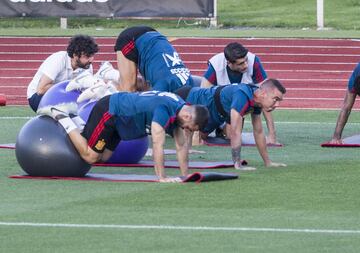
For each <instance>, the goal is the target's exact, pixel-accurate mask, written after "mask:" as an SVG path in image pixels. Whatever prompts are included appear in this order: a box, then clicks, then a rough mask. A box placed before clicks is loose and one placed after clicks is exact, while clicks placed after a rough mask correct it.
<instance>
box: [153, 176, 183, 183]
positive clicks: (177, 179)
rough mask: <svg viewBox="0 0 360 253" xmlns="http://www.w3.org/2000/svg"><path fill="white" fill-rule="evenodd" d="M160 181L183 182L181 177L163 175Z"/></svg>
mask: <svg viewBox="0 0 360 253" xmlns="http://www.w3.org/2000/svg"><path fill="white" fill-rule="evenodd" d="M159 182H160V183H181V182H182V180H181V178H180V177H163V178H160V179H159Z"/></svg>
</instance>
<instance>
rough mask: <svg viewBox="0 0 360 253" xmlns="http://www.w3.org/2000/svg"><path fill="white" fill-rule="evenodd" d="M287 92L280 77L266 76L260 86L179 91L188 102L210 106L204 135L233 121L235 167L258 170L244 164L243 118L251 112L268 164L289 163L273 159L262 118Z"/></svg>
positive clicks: (258, 139) (232, 146)
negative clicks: (262, 114) (242, 143)
mask: <svg viewBox="0 0 360 253" xmlns="http://www.w3.org/2000/svg"><path fill="white" fill-rule="evenodd" d="M285 93H286V89H285V88H284V86H283V85H282V84H281V83H280V82H279V81H278V80H276V79H266V80H264V81H263V82H261V83H260V84H259V85H251V84H241V85H238V84H234V85H226V86H214V87H211V88H199V87H194V88H186V87H184V88H183V89H180V90H179V91H178V92H177V94H178V95H179V96H181V97H182V98H183V99H184V100H185V101H186V102H188V103H190V104H200V105H204V106H206V107H207V108H208V110H209V113H210V118H209V121H208V124H207V125H206V126H205V128H204V129H203V130H202V133H203V134H202V135H203V137H204V138H205V137H206V136H207V134H208V133H211V132H212V131H214V130H215V129H216V128H218V127H219V126H221V125H222V124H223V123H224V122H226V123H228V124H230V134H229V136H230V143H231V155H232V159H233V161H234V166H235V168H236V169H240V170H254V169H255V168H253V167H247V166H242V165H241V133H242V130H243V118H244V116H245V115H246V114H251V120H252V125H253V130H254V131H253V132H254V138H255V143H256V146H257V148H258V150H259V153H260V155H261V157H262V159H263V161H264V163H265V166H267V167H278V166H286V165H285V164H283V163H274V162H272V161H271V160H270V158H269V154H268V151H267V147H266V140H265V134H264V131H263V127H262V123H261V117H260V116H261V111H262V110H265V111H267V112H271V111H273V110H274V109H275V108H276V107H277V106H279V103H280V101H281V100H282V99H283V95H284V94H285Z"/></svg>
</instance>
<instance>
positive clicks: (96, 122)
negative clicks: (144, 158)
mask: <svg viewBox="0 0 360 253" xmlns="http://www.w3.org/2000/svg"><path fill="white" fill-rule="evenodd" d="M50 111H51V112H50V113H49V114H50V115H49V116H51V117H52V118H54V119H55V120H57V121H58V122H59V123H60V124H61V125H62V126H63V127H64V129H65V130H66V132H67V133H68V135H69V137H70V139H71V141H72V142H73V144H74V146H75V148H76V149H77V151H78V152H79V154H80V156H81V157H82V158H83V159H84V160H85V161H86V162H88V163H89V164H93V163H95V162H97V161H106V160H108V159H109V158H110V156H111V154H112V152H113V151H114V150H115V148H116V146H117V145H118V143H119V142H120V141H121V140H132V139H137V138H140V137H143V136H145V135H146V134H147V130H150V131H151V136H152V145H153V157H154V164H155V165H154V167H155V173H156V175H157V176H158V177H159V180H160V182H180V181H181V180H180V178H175V179H174V178H167V177H166V175H165V171H164V149H163V148H164V147H163V146H164V144H165V133H168V134H170V135H171V136H173V137H174V139H175V144H176V151H177V152H176V153H177V159H178V162H179V165H180V170H181V174H182V176H186V175H187V174H188V150H189V146H190V144H191V133H192V131H197V130H199V129H202V128H203V127H204V126H205V125H206V124H207V121H208V118H209V112H208V110H207V108H206V107H205V106H200V105H186V104H185V101H184V100H182V99H181V98H180V97H178V96H177V95H175V94H173V93H169V92H159V91H147V92H142V93H127V92H119V93H115V94H112V95H109V96H106V97H103V98H102V99H100V100H99V101H98V102H97V103H96V105H95V106H94V108H93V110H92V111H91V113H90V116H89V119H88V121H87V123H86V125H85V128H84V131H83V132H82V133H80V132H79V130H78V129H77V127H76V125H75V123H74V122H73V121H72V120H71V118H70V117H69V114H68V113H67V112H64V111H61V110H59V109H58V108H56V107H53V108H51V110H50Z"/></svg>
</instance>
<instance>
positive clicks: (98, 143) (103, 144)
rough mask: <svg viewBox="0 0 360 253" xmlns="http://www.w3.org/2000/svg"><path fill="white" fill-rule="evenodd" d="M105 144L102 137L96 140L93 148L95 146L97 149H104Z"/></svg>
mask: <svg viewBox="0 0 360 253" xmlns="http://www.w3.org/2000/svg"><path fill="white" fill-rule="evenodd" d="M105 144H106V142H105V140H104V139H101V140H98V142H97V143H96V145H95V148H96V149H97V150H99V151H101V150H103V149H104V147H105Z"/></svg>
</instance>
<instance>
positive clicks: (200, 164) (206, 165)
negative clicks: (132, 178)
mask: <svg viewBox="0 0 360 253" xmlns="http://www.w3.org/2000/svg"><path fill="white" fill-rule="evenodd" d="M241 164H242V165H247V164H248V163H247V161H246V160H243V161H242V163H241ZM164 165H165V168H179V163H178V161H165V164H164ZM93 166H103V167H146V168H147V167H151V168H152V167H154V162H153V161H152V160H143V161H140V162H139V163H132V164H108V163H95V164H93ZM231 167H234V162H233V161H210V162H209V161H189V169H220V168H231Z"/></svg>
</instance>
